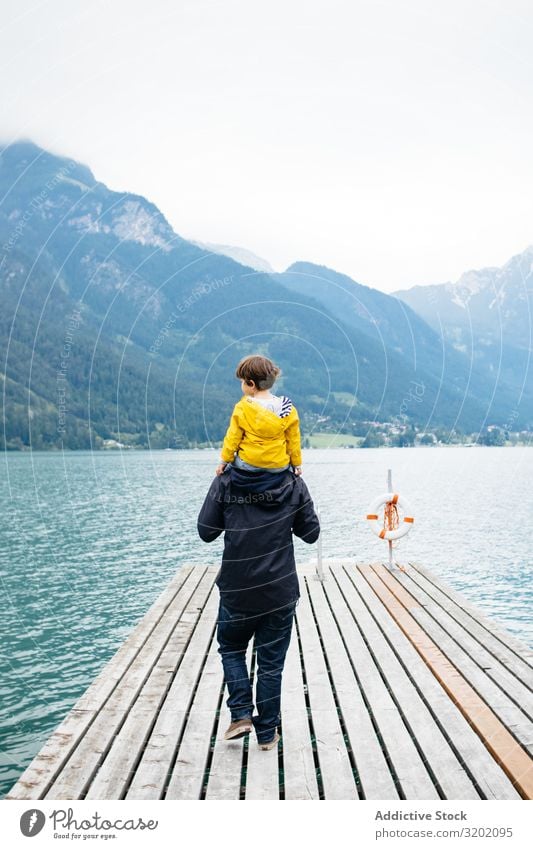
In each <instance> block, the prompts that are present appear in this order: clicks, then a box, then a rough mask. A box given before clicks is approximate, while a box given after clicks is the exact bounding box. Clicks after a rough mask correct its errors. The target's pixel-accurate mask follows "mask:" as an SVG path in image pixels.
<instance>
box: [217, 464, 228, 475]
mask: <svg viewBox="0 0 533 849" xmlns="http://www.w3.org/2000/svg"><path fill="white" fill-rule="evenodd" d="M226 466H227V463H219V464H218V466H217V467H216V469H215V474H216V475H217V476H218V475H221V474H222V472H223V471H224V469H225V468H226Z"/></svg>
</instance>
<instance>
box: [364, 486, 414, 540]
mask: <svg viewBox="0 0 533 849" xmlns="http://www.w3.org/2000/svg"><path fill="white" fill-rule="evenodd" d="M389 502H392V504H396V505H397V506H398V507H400V508H401V510H402V512H403V521H402V522H401V523H400V526H399V527H398V528H396V529H395V530H393V531H386V530H385V528H384V527H383V523H381V524H380V522H379V510H380V509H381V507H383V506H384V505H385V504H388V503H389ZM366 518H367V520H368V521H369V522H370V527H371V528H372V530H373V531H374V533H375V535H376V536H377V537H379V538H380V539H386V540H389V541H391V542H392V541H393V540H395V539H400V538H401V537H404V536H405V535H406V534H408V533H409V531H410V530H411V528H412V527H413V522H414V517H413V513H412V510H411V508H410V507H409V504H408V503H407V501H406V500H405V498H400V496H399V495H398V493H397V492H386V493H385V494H384V495H380V496H379V498H376V499H375V501H373V502H372V504H371V505H370V507H369V508H368V512H367V514H366Z"/></svg>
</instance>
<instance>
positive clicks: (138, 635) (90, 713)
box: [6, 565, 204, 799]
mask: <svg viewBox="0 0 533 849" xmlns="http://www.w3.org/2000/svg"><path fill="white" fill-rule="evenodd" d="M203 571H204V568H203V567H194V566H188V565H184V566H182V568H181V569H180V570H179V571H178V572H177V573H176V575H175V576H174V578H173V579H172V581H171V582H170V584H169V585H168V587H167V588H166V589H165V590H164V591H163V593H161V595H160V596H159V597H158V598H157V599H156V600H155V601H154V603H153V604H152V606H151V607H150V608H149V610H148V612H147V613H146V615H145V616H144V617H143V618H142V619H141V620H140V622H139V623H138V624H137V625H136V626H135V628H134V629H133V631H132V632H131V634H130V635H129V637H128V638H127V639H126V641H125V642H124V643H123V644H122V645H121V646H120V648H119V649H118V651H117V652H116V653H115V654H114V655H113V657H112V658H111V659H110V660H109V662H108V663H107V664H106V665H105V666H104V667H103V669H102V671H101V672H100V673H99V675H98V676H97V677H96V678H95V680H94V681H93V682H92V684H91V685H90V686H89V687H88V689H87V690H86V691H85V693H83V695H82V696H81V697H80V698H79V699H78V701H77V702H76V703H75V705H74V707H73V708H72V709H71V710H70V711H69V713H68V714H67V715H66V717H65V719H64V720H63V721H62V722H61V723H60V724H59V725H58V727H57V728H56V729H55V731H54V732H53V733H52V734H51V735H50V737H49V738H48V740H47V741H46V743H45V744H44V746H43V747H42V748H41V750H40V751H39V752H38V754H37V755H36V757H35V758H34V759H33V761H32V762H31V763H30V764H29V766H28V767H27V768H26V770H25V771H24V772H23V774H22V775H21V777H20V778H19V779H18V781H17V782H16V784H14V785H13V787H12V788H11V790H10V791H9V793H8V794H7V796H6V798H7V799H42V798H44V797H45V795H46V793H47V791H48V790H49V788H50V786H51V784H52V782H53V781H54V779H55V778H56V777H57V776H58V775H59V772H60V771H61V769H62V768H63V766H64V764H65V763H66V762H67V760H68V758H69V757H70V756H71V755H72V753H73V751H74V750H75V749H76V747H77V746H78V744H79V741H80V739H81V738H82V737H83V735H84V734H85V733H86V731H87V729H88V728H89V727H90V725H91V723H92V722H93V721H94V718H95V716H96V714H97V713H98V711H99V710H100V709H101V708H102V706H103V705H104V704H105V703H106V701H107V699H109V697H110V696H111V694H112V693H113V691H114V690H115V689H116V687H117V686H118V684H119V682H120V681H121V679H122V676H123V675H124V673H125V672H126V671H127V670H128V668H129V667H130V666H131V664H132V663H133V662H134V660H135V658H136V657H137V656H138V654H139V652H140V651H141V650H142V648H143V646H144V644H145V642H146V640H147V639H148V638H149V637H150V635H151V633H152V632H153V631H154V629H155V628H156V627H157V625H158V623H159V622H160V621H161V619H162V617H163V616H164V614H165V611H166V610H167V609H168V607H169V606H170V605H171V604H173V603H174V602H175V600H176V599H177V598H178V597H181V596H183V595H184V594H187V593H190V591H191V590H190V586H189V585H190V584H191V582H192V581H194V580H199V577H201V575H202V573H203ZM192 585H193V584H192Z"/></svg>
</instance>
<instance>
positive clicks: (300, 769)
mask: <svg viewBox="0 0 533 849" xmlns="http://www.w3.org/2000/svg"><path fill="white" fill-rule="evenodd" d="M281 724H282V745H283V774H284V791H285V799H287V800H294V799H300V800H301V799H318V798H319V792H318V783H317V778H316V769H315V762H314V758H313V749H312V744H311V733H310V730H309V720H308V715H307V706H306V703H305V696H304V682H303V677H302V667H301V663H300V653H299V648H298V638H297V634H296V628H294V627H293V630H292V636H291V642H290V646H289V650H288V652H287V658H286V661H285V669H284V671H283V679H282V686H281Z"/></svg>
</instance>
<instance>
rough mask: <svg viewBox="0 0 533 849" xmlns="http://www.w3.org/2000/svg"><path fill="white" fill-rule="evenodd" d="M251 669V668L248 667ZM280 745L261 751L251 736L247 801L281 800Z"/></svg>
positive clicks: (254, 736)
mask: <svg viewBox="0 0 533 849" xmlns="http://www.w3.org/2000/svg"><path fill="white" fill-rule="evenodd" d="M248 668H250V667H248ZM257 672H258V664H257V655H256V658H255V670H254V675H253V681H252V684H253V688H254V704H256V703H257ZM278 753H279V745H278V746H276V747H275V748H274V749H271V750H270V751H268V752H263V751H261V750H260V749H259V745H258V743H257V737H256V735H255V734H250V736H249V738H248V751H247V755H248V757H247V764H246V783H245V795H244V798H245V799H246V800H258V801H259V800H265V801H266V800H278V799H279V768H278Z"/></svg>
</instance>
